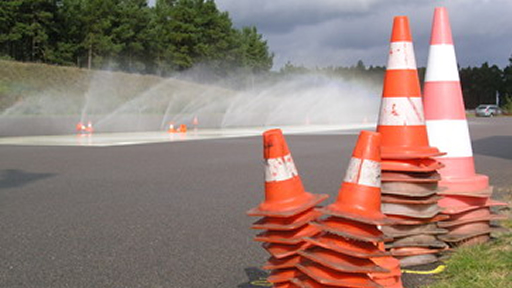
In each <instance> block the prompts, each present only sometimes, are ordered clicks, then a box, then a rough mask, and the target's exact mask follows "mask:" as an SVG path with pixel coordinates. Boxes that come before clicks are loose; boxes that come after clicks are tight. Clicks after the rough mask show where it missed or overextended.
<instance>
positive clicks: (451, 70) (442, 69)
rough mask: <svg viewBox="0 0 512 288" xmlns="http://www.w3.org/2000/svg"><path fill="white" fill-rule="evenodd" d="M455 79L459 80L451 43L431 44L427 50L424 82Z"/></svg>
mask: <svg viewBox="0 0 512 288" xmlns="http://www.w3.org/2000/svg"><path fill="white" fill-rule="evenodd" d="M430 81H456V82H459V69H458V68H457V59H456V58H455V48H454V47H453V45H447V44H439V45H431V46H430V50H429V52H428V63H427V72H426V74H425V82H430Z"/></svg>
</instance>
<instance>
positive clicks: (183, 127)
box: [178, 124, 187, 133]
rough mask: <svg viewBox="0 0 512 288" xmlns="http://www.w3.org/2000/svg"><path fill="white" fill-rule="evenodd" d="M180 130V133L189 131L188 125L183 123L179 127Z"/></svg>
mask: <svg viewBox="0 0 512 288" xmlns="http://www.w3.org/2000/svg"><path fill="white" fill-rule="evenodd" d="M178 132H179V133H187V125H185V124H181V125H180V127H179V128H178Z"/></svg>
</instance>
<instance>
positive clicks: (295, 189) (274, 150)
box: [247, 129, 328, 217]
mask: <svg viewBox="0 0 512 288" xmlns="http://www.w3.org/2000/svg"><path fill="white" fill-rule="evenodd" d="M263 147H264V149H263V156H264V158H265V201H263V202H262V203H261V204H260V205H259V206H258V207H255V208H253V209H250V210H249V211H247V215H249V216H271V217H291V216H295V215H297V214H299V213H302V212H305V211H306V210H309V209H310V208H313V207H314V206H315V205H317V204H319V203H320V202H322V201H323V200H325V199H327V197H328V195H327V194H311V193H308V192H306V191H305V190H304V186H303V185H302V181H301V179H300V177H299V173H298V172H297V168H296V167H295V163H294V162H293V158H292V156H291V154H290V150H289V149H288V145H287V144H286V141H285V139H284V136H283V133H282V131H281V130H280V129H272V130H268V131H266V132H264V133H263Z"/></svg>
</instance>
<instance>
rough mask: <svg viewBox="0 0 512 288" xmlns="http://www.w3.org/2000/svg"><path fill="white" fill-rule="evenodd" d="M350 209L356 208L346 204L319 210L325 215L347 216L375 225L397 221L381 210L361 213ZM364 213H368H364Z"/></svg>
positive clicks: (391, 223) (350, 218)
mask: <svg viewBox="0 0 512 288" xmlns="http://www.w3.org/2000/svg"><path fill="white" fill-rule="evenodd" d="M350 210H355V209H353V208H352V207H347V206H344V205H337V206H336V209H333V207H332V206H331V205H329V206H327V207H324V208H320V209H318V211H320V212H321V213H323V214H325V215H331V216H336V217H340V218H345V219H348V220H353V221H358V222H362V223H365V224H373V225H393V224H395V221H393V220H391V219H389V218H388V217H386V215H384V214H383V213H381V212H379V211H364V212H363V211H362V212H360V213H356V212H351V211H350ZM362 213H364V214H366V215H363V214H362Z"/></svg>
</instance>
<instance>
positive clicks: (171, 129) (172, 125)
mask: <svg viewBox="0 0 512 288" xmlns="http://www.w3.org/2000/svg"><path fill="white" fill-rule="evenodd" d="M167 132H169V133H176V132H177V131H176V128H174V122H169V129H167Z"/></svg>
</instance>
